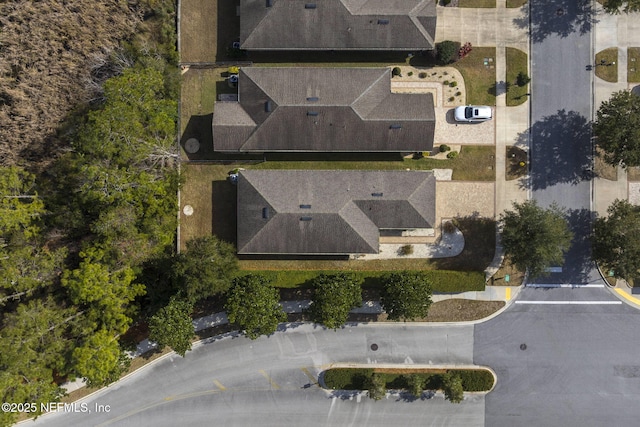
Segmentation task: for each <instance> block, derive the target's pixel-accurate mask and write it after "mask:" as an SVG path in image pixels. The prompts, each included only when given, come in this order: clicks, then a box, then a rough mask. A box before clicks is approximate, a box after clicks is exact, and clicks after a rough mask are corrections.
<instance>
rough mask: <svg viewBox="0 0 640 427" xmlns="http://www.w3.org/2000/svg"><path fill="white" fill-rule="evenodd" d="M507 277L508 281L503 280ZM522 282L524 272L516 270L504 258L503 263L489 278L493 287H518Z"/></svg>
mask: <svg viewBox="0 0 640 427" xmlns="http://www.w3.org/2000/svg"><path fill="white" fill-rule="evenodd" d="M507 276H509V281H508V282H507V281H505V278H506V277H507ZM523 281H524V272H523V271H520V270H518V269H517V268H516V266H515V265H513V264H512V263H511V261H509V259H507V258H505V260H504V262H503V263H502V265H501V266H500V268H499V269H498V271H496V274H494V275H493V276H492V277H491V284H492V285H494V286H520V285H521V284H522V282H523Z"/></svg>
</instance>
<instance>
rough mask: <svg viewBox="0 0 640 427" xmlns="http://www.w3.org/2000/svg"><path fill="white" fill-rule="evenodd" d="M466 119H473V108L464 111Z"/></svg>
mask: <svg viewBox="0 0 640 427" xmlns="http://www.w3.org/2000/svg"><path fill="white" fill-rule="evenodd" d="M464 117H465V118H466V119H470V118H472V117H473V108H471V107H467V108H465V109H464Z"/></svg>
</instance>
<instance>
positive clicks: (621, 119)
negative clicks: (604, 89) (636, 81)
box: [593, 90, 640, 167]
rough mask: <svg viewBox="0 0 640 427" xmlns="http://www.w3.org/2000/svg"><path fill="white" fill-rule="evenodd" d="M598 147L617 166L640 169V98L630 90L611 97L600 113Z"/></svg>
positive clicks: (599, 110)
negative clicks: (637, 167)
mask: <svg viewBox="0 0 640 427" xmlns="http://www.w3.org/2000/svg"><path fill="white" fill-rule="evenodd" d="M593 132H594V135H595V137H596V144H597V145H598V147H600V148H601V149H602V150H603V151H604V160H605V161H606V162H607V163H609V164H611V165H613V166H618V165H622V166H623V167H627V166H640V98H639V97H638V96H637V95H635V94H633V93H632V92H631V91H629V90H622V91H619V92H615V93H614V94H613V95H611V98H609V100H608V101H605V102H603V103H602V104H601V105H600V108H598V112H597V113H596V121H595V122H594V124H593Z"/></svg>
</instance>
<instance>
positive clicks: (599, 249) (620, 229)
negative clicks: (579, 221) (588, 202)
mask: <svg viewBox="0 0 640 427" xmlns="http://www.w3.org/2000/svg"><path fill="white" fill-rule="evenodd" d="M607 213H608V215H607V217H604V218H602V217H601V218H597V219H596V221H595V224H594V233H593V239H592V242H593V258H594V259H595V261H596V262H598V263H599V264H600V267H601V268H602V269H603V270H613V271H614V273H615V275H616V276H618V277H623V278H625V279H631V280H633V279H636V277H637V276H638V272H639V271H640V207H638V206H634V205H632V204H631V203H629V202H627V201H626V200H615V201H614V202H613V204H612V205H611V206H609V209H607Z"/></svg>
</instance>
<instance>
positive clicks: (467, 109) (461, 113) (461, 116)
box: [453, 105, 493, 122]
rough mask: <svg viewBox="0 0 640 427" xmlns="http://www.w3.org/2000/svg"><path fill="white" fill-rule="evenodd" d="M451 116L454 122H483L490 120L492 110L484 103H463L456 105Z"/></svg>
mask: <svg viewBox="0 0 640 427" xmlns="http://www.w3.org/2000/svg"><path fill="white" fill-rule="evenodd" d="M453 116H454V118H455V120H456V122H485V121H487V120H491V118H492V117H493V112H492V110H491V107H488V106H486V105H463V106H460V107H456V109H455V111H454V113H453Z"/></svg>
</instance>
